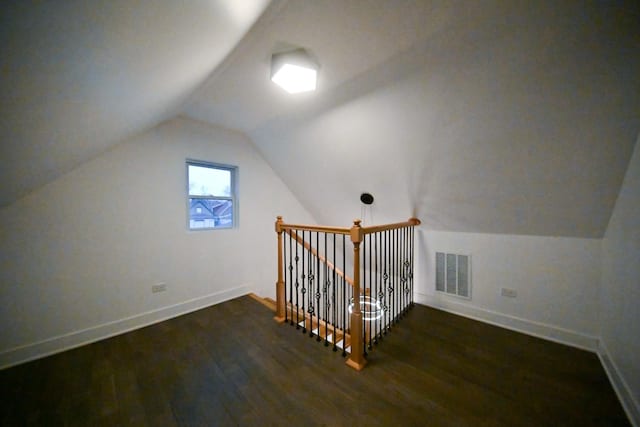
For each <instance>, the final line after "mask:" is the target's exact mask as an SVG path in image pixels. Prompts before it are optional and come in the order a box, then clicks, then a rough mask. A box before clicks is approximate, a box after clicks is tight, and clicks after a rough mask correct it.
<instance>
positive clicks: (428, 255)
mask: <svg viewBox="0 0 640 427" xmlns="http://www.w3.org/2000/svg"><path fill="white" fill-rule="evenodd" d="M417 236H418V242H417V244H418V252H417V254H416V260H417V263H416V267H417V278H418V280H417V281H416V283H417V287H416V292H417V296H416V298H417V301H418V302H422V303H425V304H428V305H432V306H436V307H440V308H443V309H446V310H450V311H453V312H455V313H457V314H462V315H466V316H470V317H473V318H477V319H481V320H484V321H488V322H491V323H495V324H498V325H501V326H505V327H508V328H511V329H516V330H520V331H524V332H526V333H529V334H533V335H538V336H542V337H545V338H548V339H552V340H556V341H559V342H563V343H567V344H570V345H574V346H578V347H582V348H587V349H591V350H595V348H596V344H597V338H596V336H597V335H596V334H597V332H598V331H597V319H596V316H595V315H594V313H596V311H597V308H598V298H599V297H598V295H599V281H600V251H601V241H600V239H581V238H565V237H561V238H556V237H537V236H516V235H497V234H473V233H452V232H439V231H429V230H424V229H420V231H419V232H418V233H417ZM435 252H449V253H458V254H469V255H471V272H472V273H471V274H472V282H471V283H472V285H471V286H472V298H471V300H467V299H462V298H458V297H454V296H449V295H446V294H443V293H439V292H436V291H435ZM502 287H506V288H511V289H514V290H516V291H517V297H516V298H507V297H503V296H501V295H500V289H501V288H502Z"/></svg>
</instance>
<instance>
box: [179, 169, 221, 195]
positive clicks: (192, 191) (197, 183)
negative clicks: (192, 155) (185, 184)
mask: <svg viewBox="0 0 640 427" xmlns="http://www.w3.org/2000/svg"><path fill="white" fill-rule="evenodd" d="M189 195H190V196H217V197H231V171H230V170H227V169H216V168H213V167H206V166H196V165H189Z"/></svg>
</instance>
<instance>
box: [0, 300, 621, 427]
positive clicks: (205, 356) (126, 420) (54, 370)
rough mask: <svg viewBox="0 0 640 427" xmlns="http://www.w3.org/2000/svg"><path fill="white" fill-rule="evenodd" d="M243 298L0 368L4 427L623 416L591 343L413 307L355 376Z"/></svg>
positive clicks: (608, 422) (565, 420) (515, 421)
mask: <svg viewBox="0 0 640 427" xmlns="http://www.w3.org/2000/svg"><path fill="white" fill-rule="evenodd" d="M272 315H273V313H272V312H270V311H269V309H267V308H266V307H264V306H263V305H261V304H260V303H258V302H256V301H255V300H253V299H251V298H249V297H242V298H238V299H235V300H232V301H228V302H226V303H223V304H219V305H216V306H213V307H210V308H207V309H204V310H200V311H198V312H195V313H192V314H188V315H185V316H181V317H179V318H176V319H172V320H169V321H166V322H162V323H159V324H156V325H153V326H149V327H146V328H143V329H139V330H137V331H134V332H130V333H127V334H124V335H120V336H118V337H115V338H110V339H107V340H104V341H100V342H97V343H95V344H91V345H87V346H84V347H81V348H78V349H75V350H70V351H67V352H64V353H60V354H58V355H55V356H51V357H47V358H45V359H41V360H37V361H34V362H30V363H27V364H23V365H20V366H17V367H14V368H10V369H5V370H3V371H0V387H1V389H2V401H1V404H0V405H1V409H0V420H1V421H2V425H6V426H20V425H47V426H49V425H80V426H99V425H105V426H118V425H140V426H145V425H146V426H173V425H179V426H226V425H275V426H279V425H329V426H334V425H345V426H347V425H349V426H351V425H362V426H365V425H366V426H370V425H389V426H392V425H393V426H396V425H412V426H419V425H428V426H617V425H629V424H628V421H627V419H626V417H625V414H624V412H623V410H622V407H621V406H620V404H619V402H618V401H617V399H616V396H615V394H614V391H613V390H612V388H611V386H610V384H609V381H608V379H607V377H606V375H605V373H604V371H603V369H602V367H601V365H600V363H599V361H598V359H597V357H596V356H595V355H594V354H592V353H589V352H585V351H581V350H577V349H574V348H571V347H566V346H563V345H559V344H554V343H550V342H547V341H544V340H541V339H537V338H533V337H530V336H526V335H522V334H518V333H515V332H511V331H507V330H504V329H501V328H497V327H493V326H490V325H486V324H483V323H479V322H475V321H472V320H469V319H465V318H462V317H457V316H454V315H451V314H448V313H444V312H441V311H438V310H434V309H431V308H427V307H424V306H419V305H417V306H415V307H414V308H413V309H412V310H411V311H410V312H409V314H408V315H407V316H406V317H405V318H404V319H403V320H402V321H401V322H400V324H399V325H397V326H395V327H394V329H393V331H392V332H391V333H390V334H389V335H387V336H386V337H385V339H384V341H383V342H382V343H381V344H380V345H378V347H377V348H376V349H375V350H374V351H373V352H372V353H371V354H370V355H369V357H368V361H369V364H368V365H367V367H366V368H365V369H364V370H363V371H362V372H356V371H354V370H352V369H350V368H348V367H347V366H346V365H345V364H344V359H343V358H342V357H341V356H340V355H339V354H336V353H334V352H333V351H331V349H330V348H325V347H324V346H323V345H322V344H320V343H317V342H316V341H315V340H313V339H311V338H309V337H308V336H303V335H302V333H301V332H300V331H297V330H296V329H295V328H294V327H292V326H288V325H278V324H277V323H275V322H274V321H273V320H272Z"/></svg>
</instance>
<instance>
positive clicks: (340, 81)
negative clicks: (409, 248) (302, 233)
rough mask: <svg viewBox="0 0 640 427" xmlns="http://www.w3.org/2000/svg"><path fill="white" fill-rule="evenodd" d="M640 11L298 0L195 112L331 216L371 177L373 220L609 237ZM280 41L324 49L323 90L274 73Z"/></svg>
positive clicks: (628, 139)
mask: <svg viewBox="0 0 640 427" xmlns="http://www.w3.org/2000/svg"><path fill="white" fill-rule="evenodd" d="M609 3H611V2H609ZM639 23H640V19H639V15H638V4H637V2H635V3H634V2H628V4H626V5H625V4H623V3H622V2H616V3H615V5H612V4H604V2H603V3H602V4H595V3H593V2H591V4H585V2H551V1H550V2H538V1H523V2H518V1H496V2H474V1H461V2H460V1H458V2H455V1H442V2H438V1H433V2H427V1H425V2H388V1H384V0H380V1H368V2H343V1H339V0H336V1H323V2H314V1H292V2H289V3H286V4H284V6H282V7H280V8H279V10H278V12H277V13H276V14H273V15H271V16H269V17H264V18H263V19H262V20H261V21H260V22H259V25H258V26H256V27H255V28H254V29H253V30H252V32H251V33H250V35H249V37H248V38H247V39H246V40H245V41H244V42H243V43H242V44H241V45H240V46H239V47H238V48H237V49H236V51H235V52H234V54H233V55H232V56H231V57H230V58H229V60H228V61H227V62H226V63H225V66H224V67H222V68H221V69H220V70H219V72H218V73H216V74H214V76H213V78H212V79H211V80H210V81H209V83H208V84H207V85H206V86H205V87H204V88H203V89H202V90H201V91H199V92H198V93H197V95H196V96H195V97H194V98H193V99H192V102H191V104H189V105H188V107H187V108H186V113H187V114H188V115H190V116H192V117H194V118H198V119H200V120H204V121H208V122H210V123H216V124H221V125H225V126H231V127H234V128H237V129H241V130H243V131H245V132H247V133H248V134H249V135H250V136H251V138H252V139H253V141H254V142H255V144H256V145H257V146H258V148H259V149H260V150H261V151H262V153H263V155H264V156H265V158H266V159H267V160H268V161H269V163H270V164H271V165H272V167H273V168H274V169H275V170H276V172H277V173H278V174H279V175H280V176H281V177H282V178H283V179H284V181H285V182H286V183H287V184H288V185H289V187H290V188H291V189H292V191H293V192H294V193H295V194H296V196H297V197H298V198H299V199H300V200H301V201H302V203H303V204H304V205H305V207H306V208H307V209H308V210H309V211H310V212H312V213H313V214H315V216H316V218H317V219H318V220H319V221H320V222H322V223H329V224H338V225H348V224H350V222H351V220H352V219H353V218H356V217H358V216H359V215H360V214H361V206H360V202H359V195H360V193H361V192H362V191H369V192H371V193H372V194H373V195H374V196H375V197H376V201H375V204H374V205H373V209H372V216H373V219H374V221H375V222H387V221H397V220H403V219H405V218H407V217H409V216H410V215H415V216H417V217H419V218H420V219H421V220H422V221H423V222H424V223H425V225H426V227H428V228H431V229H444V230H456V231H471V232H487V233H509V234H534V235H557V236H576V237H601V236H602V235H603V233H604V231H605V229H606V226H607V223H608V220H609V216H610V213H611V210H612V207H613V204H614V203H615V199H616V197H617V194H618V190H619V187H620V183H621V181H622V178H623V175H624V172H625V170H626V166H627V164H628V161H629V158H630V155H631V152H632V148H633V144H634V141H635V138H636V136H637V134H638V131H639V130H640V32H639V31H640V25H638V24H639ZM286 45H294V46H302V47H305V48H307V49H308V50H309V51H310V52H312V53H313V55H314V56H316V58H317V59H318V61H319V62H320V64H321V67H322V68H321V70H320V72H321V76H322V77H321V80H320V82H319V85H320V88H319V90H318V91H317V92H316V93H313V94H308V95H302V96H295V97H292V96H288V95H286V94H285V93H281V92H280V91H279V90H278V88H277V87H275V86H273V85H271V84H270V83H269V81H268V73H269V53H270V52H272V51H274V50H278V49H281V48H282V47H284V46H286ZM291 220H295V219H291Z"/></svg>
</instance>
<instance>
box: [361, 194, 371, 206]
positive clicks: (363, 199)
mask: <svg viewBox="0 0 640 427" xmlns="http://www.w3.org/2000/svg"><path fill="white" fill-rule="evenodd" d="M360 201H361V202H362V203H364V204H365V205H370V204H372V203H373V196H372V195H371V194H369V193H362V194H361V195H360Z"/></svg>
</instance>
